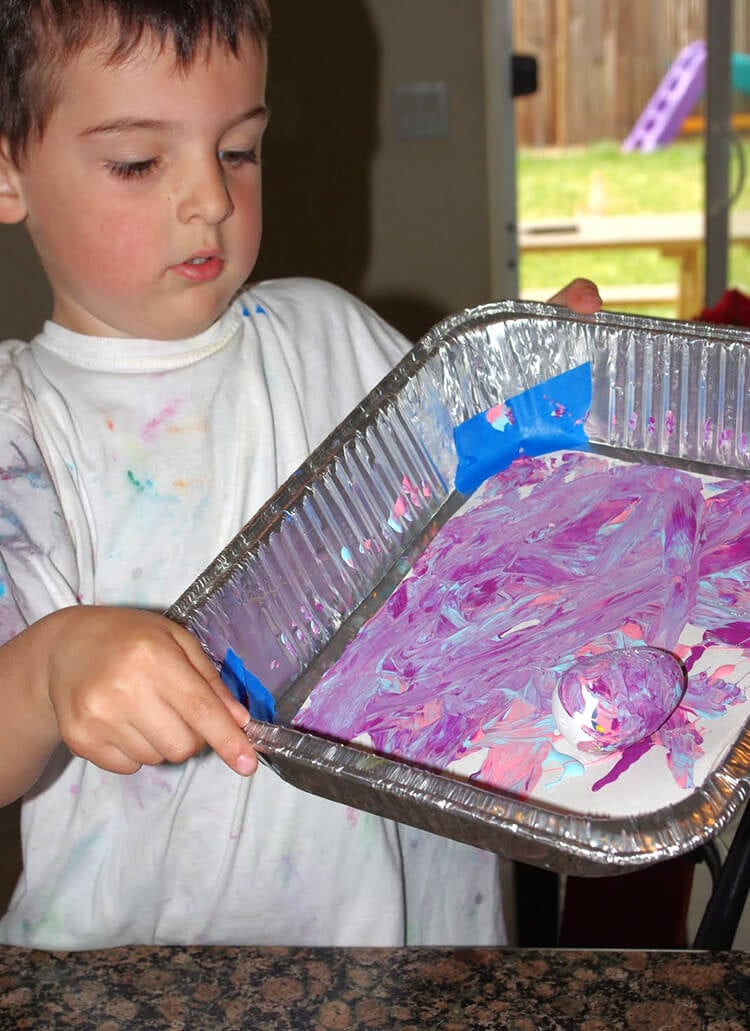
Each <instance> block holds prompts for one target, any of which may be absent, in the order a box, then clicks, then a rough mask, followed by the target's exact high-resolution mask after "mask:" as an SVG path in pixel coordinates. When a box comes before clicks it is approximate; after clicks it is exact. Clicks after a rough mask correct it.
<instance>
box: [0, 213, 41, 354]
mask: <svg viewBox="0 0 750 1031" xmlns="http://www.w3.org/2000/svg"><path fill="white" fill-rule="evenodd" d="M0 281H1V282H2V284H3V290H2V307H1V308H0V340H10V339H15V340H31V338H32V337H33V336H35V335H36V334H37V333H38V332H39V331H40V330H41V328H42V325H43V323H44V320H45V319H48V318H49V317H50V315H51V313H52V291H51V290H50V288H49V285H48V283H47V279H46V277H45V275H44V272H43V271H42V266H41V265H40V263H39V259H38V258H37V256H36V252H35V251H34V248H33V246H32V244H31V240H30V239H29V234H28V233H27V232H26V228H25V226H23V225H2V226H0Z"/></svg>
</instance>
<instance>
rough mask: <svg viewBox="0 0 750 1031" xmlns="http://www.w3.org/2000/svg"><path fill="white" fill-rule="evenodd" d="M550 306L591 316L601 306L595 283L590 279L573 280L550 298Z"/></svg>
mask: <svg viewBox="0 0 750 1031" xmlns="http://www.w3.org/2000/svg"><path fill="white" fill-rule="evenodd" d="M549 303H550V304H561V305H563V306H564V307H566V308H570V310H571V311H574V312H576V313H577V314H579V315H591V314H593V313H594V312H596V311H599V309H600V308H601V306H602V299H601V297H600V295H599V290H598V289H597V286H596V283H593V282H592V281H591V280H590V279H581V278H578V279H574V280H572V282H570V283H568V285H567V286H565V287H563V289H562V290H559V291H558V292H557V293H556V294H555V295H554V297H550V299H549Z"/></svg>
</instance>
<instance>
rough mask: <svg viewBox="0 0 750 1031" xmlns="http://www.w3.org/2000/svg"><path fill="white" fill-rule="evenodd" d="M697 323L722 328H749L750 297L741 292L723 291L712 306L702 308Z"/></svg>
mask: <svg viewBox="0 0 750 1031" xmlns="http://www.w3.org/2000/svg"><path fill="white" fill-rule="evenodd" d="M698 322H715V323H718V324H719V325H722V326H750V297H748V296H747V295H746V294H743V293H742V291H741V290H725V291H724V295H723V296H722V297H721V298H720V300H719V301H718V302H717V303H716V304H715V305H714V306H713V308H704V309H703V311H702V312H701V313H700V315H699V316H698Z"/></svg>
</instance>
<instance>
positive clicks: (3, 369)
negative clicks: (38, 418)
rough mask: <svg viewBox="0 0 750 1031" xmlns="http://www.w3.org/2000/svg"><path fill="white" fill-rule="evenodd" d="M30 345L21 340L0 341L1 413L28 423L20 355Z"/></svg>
mask: <svg viewBox="0 0 750 1031" xmlns="http://www.w3.org/2000/svg"><path fill="white" fill-rule="evenodd" d="M28 347H29V345H28V344H27V343H24V342H23V341H21V340H2V341H0V413H2V414H3V415H8V416H11V417H12V418H15V419H16V420H18V421H22V422H23V423H28V421H29V419H28V410H27V407H26V400H25V392H24V385H23V377H22V375H21V371H20V368H19V357H20V355H22V354H23V353H24V352H25V351H27V350H28Z"/></svg>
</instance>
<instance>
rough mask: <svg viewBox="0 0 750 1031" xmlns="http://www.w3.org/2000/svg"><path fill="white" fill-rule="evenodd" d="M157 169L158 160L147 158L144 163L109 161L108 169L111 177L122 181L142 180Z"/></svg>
mask: <svg viewBox="0 0 750 1031" xmlns="http://www.w3.org/2000/svg"><path fill="white" fill-rule="evenodd" d="M155 167H156V158H146V159H145V160H144V161H108V162H107V163H106V169H107V171H108V172H109V173H110V174H111V175H116V176H118V177H119V178H120V179H141V178H142V177H143V176H145V175H148V174H149V172H152V171H153V170H154V168H155Z"/></svg>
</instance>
